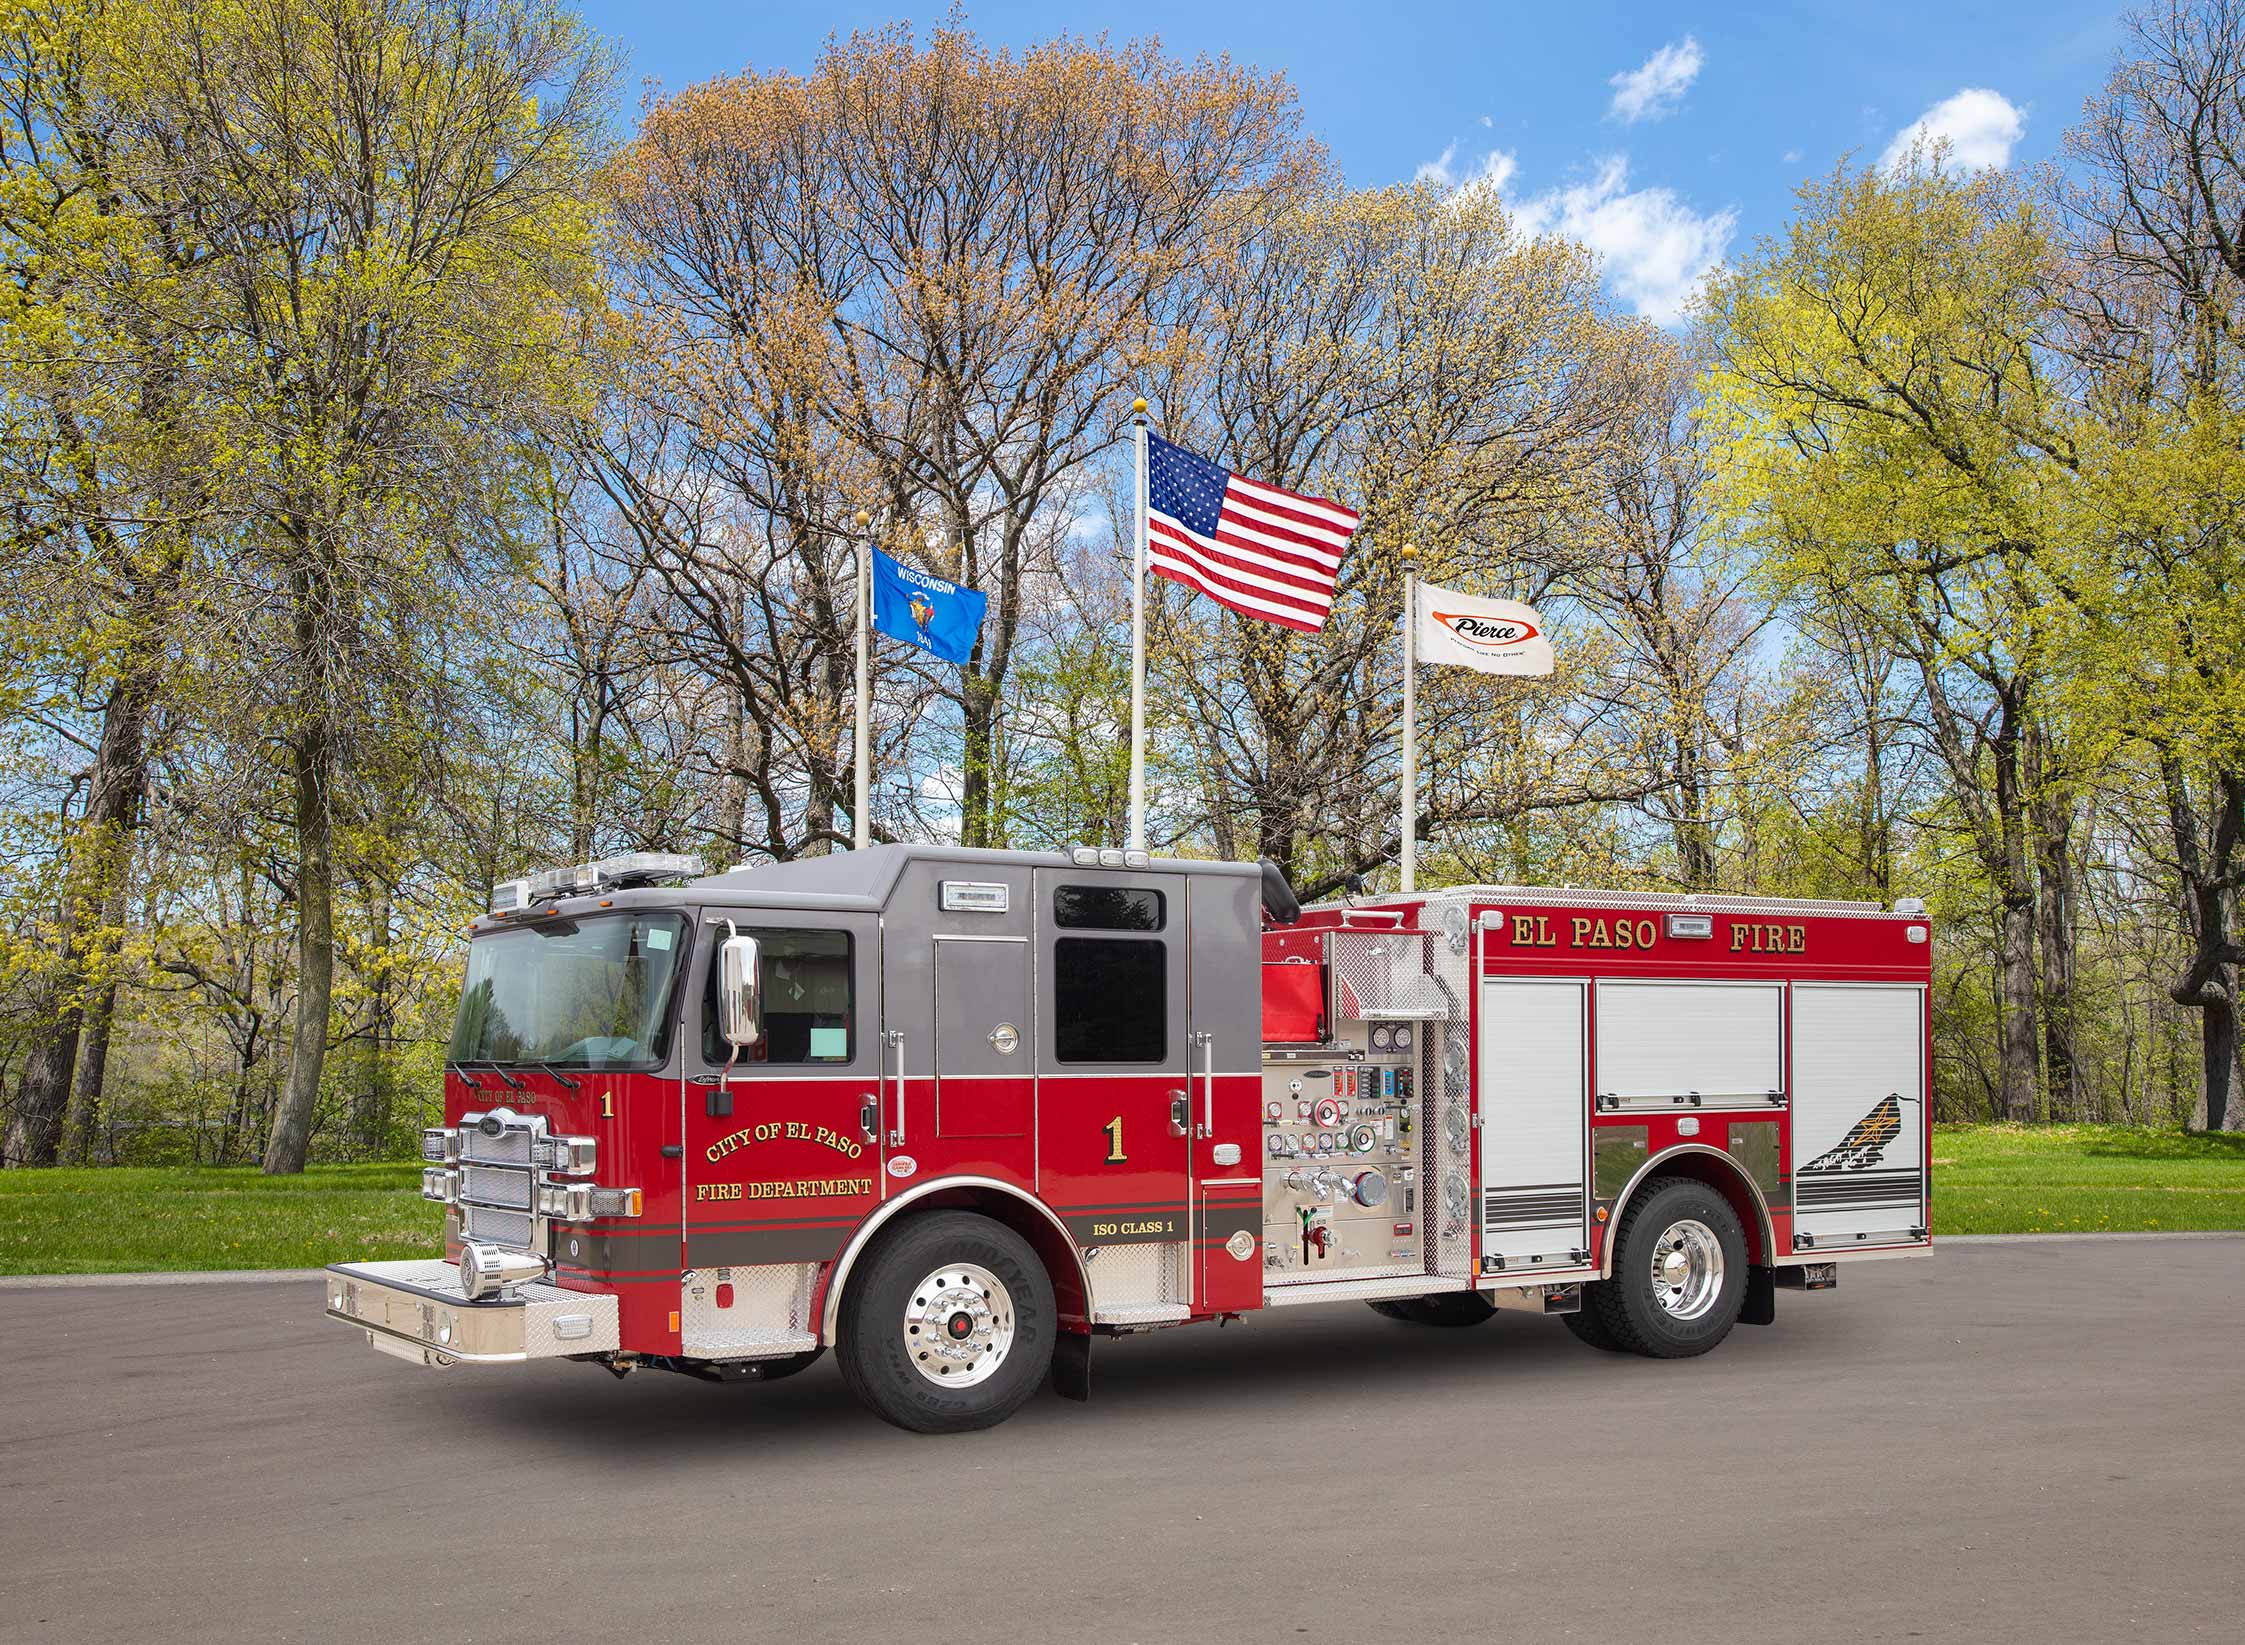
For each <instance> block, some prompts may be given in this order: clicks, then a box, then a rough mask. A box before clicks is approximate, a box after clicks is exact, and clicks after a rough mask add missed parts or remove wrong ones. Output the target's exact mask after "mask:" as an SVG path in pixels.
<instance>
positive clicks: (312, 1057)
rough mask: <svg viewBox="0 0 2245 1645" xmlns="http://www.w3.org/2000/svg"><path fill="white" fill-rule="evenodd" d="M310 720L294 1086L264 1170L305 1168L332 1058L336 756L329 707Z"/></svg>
mask: <svg viewBox="0 0 2245 1645" xmlns="http://www.w3.org/2000/svg"><path fill="white" fill-rule="evenodd" d="M307 712H308V713H309V715H310V716H311V720H312V723H311V724H310V725H308V726H306V727H305V728H304V731H303V732H302V733H301V734H300V735H299V736H298V738H297V743H296V750H295V759H294V763H295V767H296V771H295V776H296V860H297V871H296V1024H295V1033H294V1035H293V1036H292V1039H291V1042H290V1046H289V1061H288V1085H287V1087H286V1089H285V1090H284V1091H283V1092H282V1094H281V1107H280V1112H279V1113H277V1114H275V1115H274V1116H273V1134H272V1137H271V1138H270V1140H268V1141H267V1143H266V1145H265V1173H266V1175H268V1176H279V1175H292V1174H294V1173H296V1172H298V1171H301V1170H303V1169H304V1160H305V1156H306V1155H307V1154H308V1153H309V1152H310V1150H311V1145H312V1110H313V1106H314V1105H315V1104H316V1103H317V1102H318V1100H319V1095H320V1074H321V1072H322V1070H323V1069H324V1068H325V1066H326V1064H327V1027H328V1011H329V1008H330V1006H331V1004H332V1002H333V1000H334V995H335V855H334V850H335V840H334V832H335V830H334V823H333V819H332V817H331V816H330V814H329V811H328V772H329V764H330V761H331V758H332V755H331V752H330V739H329V734H328V726H327V710H326V707H325V705H324V704H318V705H315V706H314V707H312V708H310V709H309V710H307Z"/></svg>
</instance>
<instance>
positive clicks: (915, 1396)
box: [327, 845, 1931, 1432]
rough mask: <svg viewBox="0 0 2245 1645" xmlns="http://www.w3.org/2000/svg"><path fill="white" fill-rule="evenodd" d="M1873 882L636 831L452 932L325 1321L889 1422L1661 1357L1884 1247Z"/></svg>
mask: <svg viewBox="0 0 2245 1645" xmlns="http://www.w3.org/2000/svg"><path fill="white" fill-rule="evenodd" d="M1929 953H1930V942H1929V928H1928V924H1927V921H1926V918H1925V913H1924V909H1923V907H1922V905H1919V904H1916V903H1913V902H1907V901H1906V902H1904V903H1901V904H1899V905H1898V906H1896V907H1895V908H1893V909H1891V910H1889V909H1884V908H1881V907H1879V906H1878V905H1876V904H1869V903H1847V902H1799V901H1777V900H1767V899H1755V898H1742V897H1719V896H1665V895H1654V894H1640V893H1621V892H1600V891H1576V890H1544V889H1529V888H1524V887H1517V886H1464V887H1457V888H1453V889H1449V890H1442V891H1434V892H1424V893H1420V894H1417V895H1411V896H1388V897H1378V898H1372V899H1368V900H1353V901H1350V900H1344V901H1343V902H1341V903H1337V904H1333V905H1328V906H1319V907H1314V908H1310V909H1306V910H1305V909H1300V908H1297V907H1296V906H1295V900H1294V897H1293V894H1292V892H1291V891H1290V890H1289V889H1288V887H1287V885H1286V883H1285V880H1284V879H1283V877H1282V876H1280V875H1279V874H1278V872H1277V870H1276V869H1274V868H1270V867H1268V866H1267V865H1255V864H1240V863H1214V862H1191V861H1181V860H1170V859H1154V858H1149V857H1147V856H1146V855H1145V854H1143V853H1139V852H1123V851H1115V850H1107V849H1095V848H1091V847H1078V848H1075V849H1072V850H1067V851H1055V852H1020V851H975V850H962V849H949V848H944V847H939V846H921V845H890V846H879V847H875V848H873V849H870V850H866V851H859V852H851V853H847V854H838V855H833V856H827V857H821V858H816V859H809V860H805V861H799V862H792V863H782V864H774V865H771V866H763V867H754V868H743V869H736V870H734V871H732V872H730V873H721V874H716V875H709V876H704V875H702V874H701V873H700V870H699V865H698V864H695V863H693V862H692V861H691V860H690V859H677V858H668V857H654V856H648V855H636V856H632V857H623V858H614V859H610V860H608V861H606V862H600V863H593V864H589V865H586V866H584V867H581V868H575V869H565V870H556V871H552V872H549V873H546V874H543V875H540V876H537V877H535V878H533V879H529V880H523V881H516V882H513V883H512V884H510V885H508V886H505V887H502V888H501V892H500V895H499V896H498V897H497V898H495V907H494V909H493V911H492V912H491V913H490V914H489V915H487V916H485V917H483V918H480V919H478V920H477V921H476V922H475V925H474V928H473V930H472V933H471V937H470V940H469V943H468V960H467V977H466V984H465V988H464V990H463V994H462V999H461V1005H460V1014H459V1020H458V1024H457V1027H456V1029H455V1031H454V1034H453V1039H452V1044H451V1050H450V1057H449V1061H448V1064H447V1075H446V1081H445V1116H446V1120H447V1123H446V1124H445V1125H443V1126H441V1127H438V1128H435V1129H432V1130H430V1131H429V1132H427V1133H426V1134H425V1136H424V1139H423V1151H424V1154H425V1157H426V1160H427V1168H426V1171H425V1174H424V1185H423V1192H424V1193H425V1194H426V1195H427V1196H428V1197H429V1198H431V1199H434V1200H438V1201H441V1202H442V1203H443V1204H444V1206H445V1207H446V1231H445V1254H444V1257H443V1258H442V1259H441V1260H439V1259H437V1258H435V1257H431V1258H430V1259H428V1260H426V1261H406V1262H363V1263H341V1264H338V1265H336V1266H335V1267H333V1268H332V1269H330V1270H329V1271H328V1275H327V1313H328V1315H329V1317H331V1318H333V1319H336V1320H340V1321H342V1322H343V1323H345V1324H347V1325H350V1326H352V1327H354V1328H356V1329H359V1330H362V1331H363V1332H364V1333H365V1336H366V1340H367V1341H368V1342H369V1343H371V1344H372V1345H374V1346H375V1347H377V1348H381V1349H383V1350H385V1351H387V1352H390V1353H393V1354H396V1355H399V1356H400V1357H402V1358H405V1359H408V1360H411V1361H414V1362H416V1363H419V1364H422V1365H428V1366H449V1365H455V1364H460V1363H468V1364H496V1363H512V1362H516V1361H522V1360H529V1359H539V1358H550V1357H562V1358H569V1359H576V1360H581V1361H586V1362H589V1363H592V1364H596V1365H601V1366H604V1367H606V1368H607V1369H609V1370H611V1371H613V1372H615V1373H616V1374H618V1375H624V1374H627V1373H630V1372H633V1371H636V1370H639V1369H643V1368H645V1369H662V1370H670V1371H678V1372H684V1373H687V1374H690V1375H694V1376H699V1377H705V1378H710V1379H715V1380H759V1379H763V1380H768V1379H771V1378H775V1377H781V1376H787V1375H791V1374H792V1373H794V1372H797V1371H800V1370H802V1369H803V1368H804V1367H806V1366H808V1365H810V1364H811V1363H812V1362H813V1361H815V1360H816V1359H818V1358H819V1357H820V1356H821V1355H822V1354H823V1353H825V1352H826V1350H827V1349H828V1348H832V1349H833V1350H834V1351H835V1354H836V1356H837V1358H838V1360H839V1363H840V1366H841V1370H842V1373H843V1376H844V1377H845V1379H846V1380H847V1381H848V1383H849V1385H850V1387H851V1388H852V1389H853V1390H854V1391H855V1392H856V1393H857V1394H858V1396H859V1397H860V1398H861V1399H863V1400H864V1402H865V1403H866V1404H868V1405H869V1406H871V1407H872V1408H873V1410H875V1411H876V1412H877V1413H879V1414H880V1415H881V1416H883V1417H885V1418H887V1419H888V1420H889V1421H891V1422H894V1423H897V1424H899V1425H901V1426H903V1427H906V1428H911V1429H917V1430H921V1431H931V1432H932V1431H945V1430H956V1429H965V1428H977V1427H984V1426H988V1425H990V1424H992V1423H996V1422H999V1421H1001V1420H1003V1419H1004V1418H1005V1417H1006V1416H1008V1415H1010V1414H1011V1413H1012V1412H1013V1411H1014V1410H1015V1409H1017V1408H1018V1407H1019V1406H1020V1405H1021V1404H1022V1403H1023V1402H1024V1401H1025V1400H1027V1399H1028V1398H1029V1397H1030V1396H1031V1395H1032V1394H1033V1393H1034V1392H1035V1391H1036V1389H1037V1388H1038V1387H1039V1386H1040V1385H1041V1384H1043V1383H1044V1382H1046V1381H1047V1380H1048V1379H1049V1380H1050V1381H1051V1382H1052V1383H1053V1385H1054V1386H1055V1387H1056V1388H1058V1390H1059V1391H1060V1392H1061V1393H1063V1394H1065V1395H1068V1396H1071V1397H1074V1398H1079V1399H1080V1398H1083V1397H1086V1396H1087V1395H1088V1392H1089V1388H1090V1363H1091V1348H1092V1344H1093V1343H1094V1342H1095V1341H1096V1340H1097V1339H1100V1338H1103V1337H1114V1336H1121V1335H1125V1334H1129V1333H1134V1332H1140V1331H1148V1330H1154V1329H1160V1328H1166V1327H1170V1326H1178V1325H1185V1324H1189V1323H1192V1322H1196V1321H1209V1320H1220V1319H1224V1318H1227V1317H1233V1316H1239V1315H1244V1314H1248V1313H1251V1312H1253V1311H1255V1310H1257V1309H1263V1308H1280V1307H1294V1306H1299V1305H1302V1304H1308V1303H1321V1302H1342V1301H1351V1302H1363V1303H1368V1304H1370V1305H1371V1306H1372V1307H1373V1308H1375V1309H1377V1310H1378V1311H1380V1312H1381V1313H1382V1314H1384V1315H1387V1316H1388V1317H1390V1318H1392V1319H1394V1320H1396V1321H1398V1322H1401V1323H1403V1324H1406V1325H1416V1326H1435V1327H1441V1326H1464V1325H1471V1324H1476V1323H1479V1322H1481V1321H1484V1320H1486V1319H1488V1318H1490V1317H1491V1316H1492V1315H1493V1314H1495V1313H1496V1312H1497V1311H1499V1310H1506V1309H1512V1310H1525V1311H1527V1312H1529V1313H1537V1314H1553V1315H1558V1316H1561V1317H1563V1318H1564V1320H1565V1322H1566V1325H1567V1327H1568V1328H1569V1329H1570V1330H1572V1331H1573V1332H1574V1334H1575V1335H1576V1336H1577V1337H1579V1338H1581V1339H1582V1340H1583V1341H1584V1342H1586V1343H1589V1344H1590V1345H1592V1346H1593V1347H1597V1348H1601V1349H1607V1350H1612V1351H1626V1352H1634V1353H1638V1354H1645V1355H1650V1356H1652V1357H1655V1358H1676V1357H1681V1356H1685V1355H1691V1354H1698V1353H1704V1352H1705V1351H1706V1350H1708V1349H1710V1348H1712V1347H1713V1346H1715V1344H1716V1343H1718V1342H1720V1341H1721V1340H1722V1339H1723V1338H1724V1337H1725V1336H1726V1335H1727V1334H1728V1333H1729V1332H1730V1330H1731V1327H1732V1326H1733V1325H1734V1324H1736V1323H1738V1322H1740V1321H1741V1320H1743V1321H1745V1322H1746V1323H1748V1324H1756V1325H1768V1324H1770V1323H1771V1322H1772V1321H1773V1319H1774V1318H1775V1312H1776V1293H1777V1292H1778V1291H1779V1290H1784V1289H1793V1290H1821V1289H1825V1288H1828V1287H1830V1286H1831V1285H1833V1284H1834V1282H1835V1280H1836V1277H1837V1272H1838V1265H1839V1264H1840V1263H1842V1262H1845V1261H1849V1260H1863V1259H1869V1258H1880V1257H1897V1256H1909V1255H1914V1254H1920V1253H1923V1252H1925V1251H1926V1250H1927V1249H1928V1248H1929V1246H1930V1243H1931V1240H1930V1234H1929V1229H1928V1192H1929V1188H1928V1183H1927V1175H1926V1167H1927V1149H1926V1143H1927V1128H1926V1106H1927V1105H1926V1100H1925V1097H1926V1082H1927V1060H1926V1046H1927V1025H1926V1009H1927V1004H1926V995H1927V981H1928V973H1929V967H1928V957H1929Z"/></svg>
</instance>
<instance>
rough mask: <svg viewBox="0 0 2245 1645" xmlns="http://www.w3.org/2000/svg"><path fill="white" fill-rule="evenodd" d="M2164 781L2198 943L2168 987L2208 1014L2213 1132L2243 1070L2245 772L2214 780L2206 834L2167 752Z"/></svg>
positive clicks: (2203, 1035)
mask: <svg viewBox="0 0 2245 1645" xmlns="http://www.w3.org/2000/svg"><path fill="white" fill-rule="evenodd" d="M2159 770H2160V776H2161V778H2162V779H2163V781H2164V783H2165V785H2166V789H2167V822H2168V827H2169V829H2170V830H2171V832H2172V833H2173V835H2174V839H2175V863H2176V868H2177V871H2178V873H2179V875H2180V878H2181V880H2182V890H2183V911H2184V915H2185V917H2186V920H2187V923H2188V926H2189V932H2190V938H2191V959H2190V968H2189V970H2188V971H2187V972H2186V973H2185V974H2184V975H2183V977H2182V978H2181V979H2180V980H2179V981H2177V982H2175V983H2174V984H2172V985H2171V986H2170V987H2169V988H2168V990H2167V997H2168V998H2169V999H2171V1000H2173V1001H2174V1002H2175V1003H2176V1004H2177V1005H2188V1006H2194V1007H2196V1008H2197V1009H2198V1011H2199V1012H2200V1013H2201V1015H2200V1020H2199V1047H2200V1054H2201V1056H2200V1060H2201V1068H2202V1071H2203V1075H2204V1078H2205V1088H2204V1089H2205V1098H2206V1129H2207V1130H2209V1131H2221V1130H2226V1129H2227V1128H2228V1125H2229V1093H2230V1075H2231V1073H2232V1071H2233V1070H2234V1069H2235V1067H2236V1065H2237V978H2238V961H2239V959H2240V957H2241V956H2240V953H2239V950H2238V945H2237V942H2236V939H2235V938H2234V937H2233V936H2232V934H2231V930H2232V926H2233V925H2234V923H2235V917H2236V911H2237V910H2236V897H2235V894H2234V893H2233V892H2232V891H2231V890H2230V888H2229V883H2228V882H2229V876H2230V873H2231V864H2232V863H2233V862H2234V861H2235V860H2236V856H2237V846H2238V840H2239V836H2240V833H2241V831H2245V773H2240V772H2227V771H2220V772H2216V773H2214V774H2213V775H2212V776H2211V778H2210V780H2209V781H2208V784H2207V787H2208V789H2209V790H2210V793H2211V796H2212V799H2213V802H2214V806H2215V810H2214V815H2213V818H2212V819H2211V820H2212V827H2211V828H2210V829H2202V828H2201V826H2200V820H2199V814H2198V801H2197V799H2196V797H2195V796H2193V794H2192V793H2191V786H2190V776H2189V773H2187V772H2186V771H2185V770H2184V769H2183V767H2182V765H2181V762H2180V761H2178V760H2177V759H2176V758H2175V756H2174V755H2173V754H2172V753H2170V752H2169V751H2167V750H2165V749H2162V750H2161V751H2160V759H2159Z"/></svg>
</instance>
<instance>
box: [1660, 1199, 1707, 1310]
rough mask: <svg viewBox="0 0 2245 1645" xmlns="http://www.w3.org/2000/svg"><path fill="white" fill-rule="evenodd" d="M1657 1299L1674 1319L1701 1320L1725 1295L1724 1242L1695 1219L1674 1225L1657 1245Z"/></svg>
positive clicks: (1670, 1226) (1704, 1224) (1662, 1308)
mask: <svg viewBox="0 0 2245 1645" xmlns="http://www.w3.org/2000/svg"><path fill="white" fill-rule="evenodd" d="M1652 1282H1653V1300H1654V1301H1655V1302H1657V1303H1659V1304H1660V1308H1661V1312H1663V1313H1665V1314H1666V1315H1668V1317H1669V1318H1671V1319H1697V1318H1699V1317H1700V1315H1702V1314H1704V1313H1706V1312H1707V1311H1708V1310H1709V1309H1711V1308H1713V1307H1714V1306H1715V1299H1716V1298H1717V1297H1719V1296H1721V1295H1722V1293H1723V1242H1722V1241H1721V1240H1719V1239H1717V1238H1716V1237H1715V1230H1714V1229H1712V1228H1710V1227H1708V1226H1707V1224H1706V1223H1704V1222H1700V1221H1698V1220H1696V1219H1695V1218H1691V1217H1686V1218H1684V1219H1682V1220H1681V1221H1678V1222H1672V1223H1670V1224H1669V1225H1668V1227H1667V1229H1666V1230H1665V1231H1664V1232H1663V1233H1662V1234H1661V1236H1660V1238H1659V1239H1658V1240H1656V1241H1655V1242H1654V1243H1653V1263H1652Z"/></svg>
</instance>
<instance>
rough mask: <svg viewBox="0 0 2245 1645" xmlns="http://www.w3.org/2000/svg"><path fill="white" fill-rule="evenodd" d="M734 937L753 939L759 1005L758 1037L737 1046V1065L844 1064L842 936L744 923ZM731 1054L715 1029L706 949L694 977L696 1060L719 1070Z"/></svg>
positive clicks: (850, 977)
mask: <svg viewBox="0 0 2245 1645" xmlns="http://www.w3.org/2000/svg"><path fill="white" fill-rule="evenodd" d="M741 935H743V936H746V937H754V938H755V939H756V940H757V943H758V944H759V945H760V947H761V949H762V953H763V957H762V960H761V962H760V963H759V965H758V973H759V975H760V978H761V980H762V984H763V987H762V993H763V1003H764V1037H763V1038H762V1039H761V1040H759V1041H758V1042H757V1043H756V1044H755V1045H753V1046H751V1047H749V1048H748V1049H746V1050H744V1051H742V1052H741V1054H740V1062H741V1064H742V1065H743V1066H747V1065H752V1064H758V1063H762V1064H766V1065H769V1066H774V1067H784V1066H789V1065H811V1066H829V1065H836V1064H841V1063H847V1062H848V1061H849V1060H850V1057H851V1055H852V1049H853V1048H852V1045H851V1035H852V1033H853V1032H854V1029H853V1024H854V1022H855V1019H856V1003H857V1000H856V993H855V989H854V986H853V981H854V970H853V966H852V958H853V956H852V954H851V945H850V934H849V933H848V932H847V931H788V930H774V929H767V928H763V927H744V928H742V931H741ZM711 946H712V948H713V949H714V947H715V945H714V944H712V945H711ZM732 1054H733V1048H732V1047H731V1046H730V1045H727V1044H726V1043H725V1040H724V1038H723V1037H722V1036H721V1035H720V1034H719V1033H718V1031H717V965H716V962H715V955H714V953H713V954H712V956H711V961H710V964H709V967H708V971H707V974H706V975H705V977H704V978H703V982H702V1060H703V1061H705V1062H707V1063H708V1064H709V1065H710V1066H712V1067H715V1068H722V1067H723V1066H724V1065H725V1063H726V1061H727V1059H729V1058H730V1057H731V1056H732Z"/></svg>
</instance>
